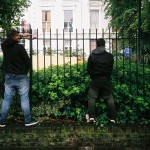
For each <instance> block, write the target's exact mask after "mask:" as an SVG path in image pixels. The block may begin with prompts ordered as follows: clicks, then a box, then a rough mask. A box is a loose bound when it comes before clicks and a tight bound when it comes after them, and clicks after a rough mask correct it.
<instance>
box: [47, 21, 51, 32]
mask: <svg viewBox="0 0 150 150" xmlns="http://www.w3.org/2000/svg"><path fill="white" fill-rule="evenodd" d="M50 28H51V23H50V22H47V31H48V32H50Z"/></svg>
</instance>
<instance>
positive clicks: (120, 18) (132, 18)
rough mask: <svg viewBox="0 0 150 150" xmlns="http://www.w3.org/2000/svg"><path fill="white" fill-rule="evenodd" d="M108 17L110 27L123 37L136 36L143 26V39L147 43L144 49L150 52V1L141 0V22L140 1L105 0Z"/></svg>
mask: <svg viewBox="0 0 150 150" xmlns="http://www.w3.org/2000/svg"><path fill="white" fill-rule="evenodd" d="M103 2H104V3H105V4H106V7H105V12H106V17H107V18H109V19H110V27H112V28H113V29H114V30H117V31H118V32H119V35H120V36H122V37H126V36H129V37H130V38H131V37H136V36H137V31H138V28H139V27H140V28H141V35H142V38H141V41H142V42H143V44H144V45H145V48H144V50H146V51H147V53H150V44H149V38H150V15H149V12H150V1H149V0H141V24H139V22H140V21H139V18H140V17H139V14H140V13H139V11H140V9H139V8H138V4H139V3H138V2H140V1H128V0H121V1H119V7H118V1H117V0H105V1H103Z"/></svg>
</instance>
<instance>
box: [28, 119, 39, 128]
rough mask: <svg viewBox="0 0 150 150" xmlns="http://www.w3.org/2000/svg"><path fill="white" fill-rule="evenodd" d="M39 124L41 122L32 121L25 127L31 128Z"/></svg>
mask: <svg viewBox="0 0 150 150" xmlns="http://www.w3.org/2000/svg"><path fill="white" fill-rule="evenodd" d="M38 123H39V121H34V120H31V121H29V122H27V123H25V126H26V127H29V126H33V125H36V124H38Z"/></svg>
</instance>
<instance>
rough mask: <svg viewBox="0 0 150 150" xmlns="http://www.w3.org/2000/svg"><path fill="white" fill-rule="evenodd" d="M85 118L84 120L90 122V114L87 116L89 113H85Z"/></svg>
mask: <svg viewBox="0 0 150 150" xmlns="http://www.w3.org/2000/svg"><path fill="white" fill-rule="evenodd" d="M85 119H86V122H90V116H89V114H86V115H85Z"/></svg>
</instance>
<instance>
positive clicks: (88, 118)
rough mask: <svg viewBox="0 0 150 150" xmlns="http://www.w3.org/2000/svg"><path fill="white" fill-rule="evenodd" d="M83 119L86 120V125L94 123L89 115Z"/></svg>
mask: <svg viewBox="0 0 150 150" xmlns="http://www.w3.org/2000/svg"><path fill="white" fill-rule="evenodd" d="M85 119H86V122H87V123H89V122H92V123H95V122H96V121H95V119H94V118H90V116H89V114H86V115H85Z"/></svg>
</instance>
